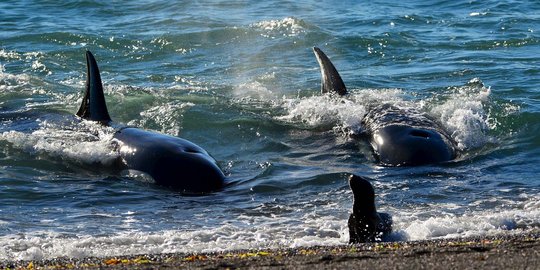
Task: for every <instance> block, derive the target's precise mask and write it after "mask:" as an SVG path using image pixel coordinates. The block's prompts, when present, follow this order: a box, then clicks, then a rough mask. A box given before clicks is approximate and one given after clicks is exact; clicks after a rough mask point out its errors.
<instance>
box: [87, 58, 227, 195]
mask: <svg viewBox="0 0 540 270" xmlns="http://www.w3.org/2000/svg"><path fill="white" fill-rule="evenodd" d="M86 66H87V77H86V89H85V94H84V98H83V101H82V103H81V106H80V108H79V110H78V111H77V113H76V115H77V116H79V117H80V118H82V119H85V120H91V121H97V122H100V123H101V124H103V125H108V126H113V127H115V129H116V130H115V133H114V136H113V144H114V145H115V147H116V150H117V151H118V152H119V154H120V155H119V156H120V157H119V161H118V163H119V164H120V167H121V168H122V169H127V170H136V171H140V172H143V173H145V174H147V175H150V176H151V177H152V178H153V180H154V181H155V183H156V184H157V185H161V186H165V187H168V188H172V189H175V190H179V191H182V192H186V193H207V192H212V191H217V190H220V189H222V188H223V187H224V185H225V175H224V174H223V172H222V171H221V169H220V168H219V166H218V165H217V162H216V161H215V160H214V159H213V158H212V157H211V156H210V155H209V154H208V152H206V151H205V150H204V149H203V148H201V147H199V146H198V145H196V144H194V143H192V142H190V141H188V140H185V139H181V138H178V137H174V136H169V135H165V134H160V133H156V132H152V131H147V130H142V129H139V128H135V127H129V126H118V127H117V126H116V125H112V120H111V117H110V116H109V112H108V110H107V105H106V103H105V95H104V93H103V85H102V82H101V76H100V73H99V68H98V65H97V62H96V60H95V58H94V56H93V55H92V53H91V52H90V51H86Z"/></svg>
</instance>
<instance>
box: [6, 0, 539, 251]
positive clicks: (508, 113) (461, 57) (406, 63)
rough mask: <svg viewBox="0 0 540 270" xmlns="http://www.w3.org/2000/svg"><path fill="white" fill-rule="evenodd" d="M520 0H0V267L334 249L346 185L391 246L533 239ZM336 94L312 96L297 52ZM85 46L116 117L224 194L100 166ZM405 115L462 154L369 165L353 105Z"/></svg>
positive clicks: (532, 51)
mask: <svg viewBox="0 0 540 270" xmlns="http://www.w3.org/2000/svg"><path fill="white" fill-rule="evenodd" d="M538 10H540V4H539V3H537V2H536V1H526V2H525V3H523V1H508V0H507V1H405V2H403V3H389V2H388V1H371V2H369V3H359V2H358V1H326V2H324V3H320V1H308V0H301V1H262V2H261V1H186V2H171V1H99V0H85V1H69V2H68V3H61V2H58V1H9V0H8V1H2V2H1V3H0V167H1V170H0V243H1V245H0V259H40V258H53V257H58V256H72V257H82V256H105V255H122V254H137V253H165V252H178V251H180V252H182V251H183V252H200V251H216V250H229V249H241V248H273V247H295V246H309V245H335V244H344V243H347V241H348V230H347V227H346V220H347V218H348V214H349V212H350V210H351V203H352V198H351V192H350V190H349V189H348V187H347V181H346V179H347V175H348V173H357V174H361V175H365V176H369V177H371V178H373V179H374V181H373V184H374V186H375V189H376V192H377V194H378V196H377V204H378V207H379V209H380V210H382V211H385V212H388V213H390V214H391V215H392V216H393V218H394V223H395V224H394V233H393V234H392V235H391V236H390V238H389V239H386V240H390V241H399V240H422V239H434V238H441V237H442V238H444V237H459V236H470V235H492V234H501V233H520V232H523V231H528V230H538V228H539V227H540V196H539V195H538V194H539V190H540V181H539V180H538V176H539V175H540V166H538V165H539V164H540V158H539V156H540V137H539V136H538V133H539V132H540V102H539V100H540V99H539V98H540V91H539V89H538V88H539V85H540V68H539V64H540V35H539V34H538V33H539V32H540V13H538ZM313 46H318V47H320V48H321V49H323V50H324V51H325V52H326V53H327V54H328V55H329V57H330V58H331V59H332V61H333V62H334V64H335V65H336V67H337V68H338V70H340V73H341V75H342V77H343V79H344V80H345V83H346V84H347V86H348V88H349V89H350V90H351V95H350V96H349V97H348V98H346V99H335V98H330V97H327V96H323V95H321V94H320V93H319V92H320V72H319V69H318V65H317V62H316V60H315V57H314V55H313V53H312V50H311V48H312V47H313ZM85 50H91V51H92V52H93V53H94V55H95V56H96V58H97V61H98V63H99V65H100V69H101V72H102V78H103V81H104V84H105V91H106V99H107V103H108V106H109V112H110V114H111V116H112V118H113V119H114V120H115V121H117V122H120V123H125V124H130V125H135V126H138V127H141V128H145V129H150V130H155V131H159V132H163V133H167V134H171V135H175V136H181V137H183V138H186V139H188V140H191V141H193V142H195V143H197V144H198V145H200V146H202V147H204V148H205V149H206V150H208V151H209V152H210V153H211V154H212V155H213V156H214V157H215V158H216V159H217V160H218V162H219V163H220V165H221V166H222V168H223V169H224V170H225V171H226V173H227V175H228V179H229V182H230V186H228V187H227V188H226V189H225V190H224V191H221V192H218V193H215V194H210V195H206V196H185V195H182V194H179V193H176V192H173V191H170V190H167V189H164V188H160V187H157V186H155V185H153V184H152V183H148V182H147V181H146V180H147V179H144V178H140V177H135V175H133V174H132V173H130V172H125V173H122V174H118V173H116V171H115V170H114V168H112V165H111V164H112V163H113V162H114V160H115V158H116V157H117V156H118V154H117V153H116V152H115V151H114V148H113V147H112V146H111V136H112V132H113V131H112V130H109V129H106V128H103V127H101V126H99V125H95V124H93V123H86V122H82V123H81V122H79V121H77V119H75V118H74V117H73V113H74V112H75V111H76V109H77V108H78V106H79V104H80V102H81V101H82V90H83V88H84V80H85V71H86V68H85V59H84V53H85ZM382 102H385V103H391V104H393V105H395V106H398V107H400V106H401V107H406V106H413V107H417V108H419V109H420V110H422V111H424V112H426V113H427V114H429V115H431V116H432V117H434V118H436V119H437V120H438V121H440V122H441V124H442V125H443V126H444V128H445V129H446V130H447V131H448V132H449V133H450V134H451V135H452V137H453V139H454V140H456V141H457V142H458V144H459V148H460V150H462V151H463V155H462V156H461V157H460V158H459V159H458V160H456V161H455V162H451V163H448V164H440V165H431V166H422V167H409V168H406V167H403V168H400V167H394V168H390V167H381V166H379V165H378V164H377V162H376V160H375V158H374V157H373V154H372V152H371V149H370V147H369V145H368V144H367V142H365V141H362V140H356V139H354V136H350V134H353V133H357V132H360V131H361V130H362V126H361V123H360V119H361V117H362V116H363V115H364V114H365V113H366V107H367V106H368V105H370V104H375V103H382Z"/></svg>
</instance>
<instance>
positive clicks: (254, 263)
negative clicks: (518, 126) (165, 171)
mask: <svg viewBox="0 0 540 270" xmlns="http://www.w3.org/2000/svg"><path fill="white" fill-rule="evenodd" d="M179 268H189V269H235V268H251V269H311V270H313V269H353V268H356V269H358V268H367V269H389V268H390V269H425V268H428V269H434V268H438V269H458V268H459V269H473V268H476V269H478V268H496V269H540V231H535V232H530V233H523V234H503V235H496V236H486V237H468V238H454V239H440V240H422V241H406V242H383V243H370V244H356V245H339V246H316V247H299V248H284V249H266V250H235V251H225V252H215V253H194V254H188V253H174V254H141V255H129V256H116V257H104V258H96V257H94V258H81V259H74V258H56V259H50V260H40V261H11V262H9V261H2V262H0V269H179Z"/></svg>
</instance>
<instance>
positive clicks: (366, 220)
mask: <svg viewBox="0 0 540 270" xmlns="http://www.w3.org/2000/svg"><path fill="white" fill-rule="evenodd" d="M349 186H350V188H351V190H352V192H353V208H352V210H353V211H352V213H351V214H350V216H349V221H348V224H347V225H348V227H349V243H351V244H356V243H366V242H375V241H379V240H381V239H382V238H383V237H385V236H386V235H388V234H389V233H390V232H391V231H392V217H391V216H390V215H389V214H387V213H378V212H377V209H376V207H375V191H374V190H373V186H372V185H371V183H369V180H368V178H366V177H362V176H358V175H354V174H351V175H350V176H349Z"/></svg>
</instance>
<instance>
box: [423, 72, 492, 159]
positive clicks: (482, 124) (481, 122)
mask: <svg viewBox="0 0 540 270" xmlns="http://www.w3.org/2000/svg"><path fill="white" fill-rule="evenodd" d="M490 94H491V90H490V89H489V88H486V87H484V86H483V84H482V81H480V80H479V79H472V80H471V81H469V83H468V84H467V85H465V86H462V87H457V88H453V89H452V93H451V94H450V96H449V98H448V99H447V100H446V101H444V102H443V103H442V104H440V105H436V106H434V107H433V108H432V109H431V113H432V114H434V115H436V116H437V117H438V118H439V119H440V121H441V123H442V124H443V125H444V126H445V128H446V129H447V130H448V131H449V133H450V134H451V136H452V138H453V139H454V140H455V141H456V142H457V144H458V148H459V149H460V150H466V149H471V148H477V147H481V146H482V145H484V144H486V143H487V142H488V141H490V140H491V138H490V137H489V135H488V130H490V129H494V128H495V127H496V121H494V120H493V119H490V115H489V114H488V113H487V112H486V110H485V106H486V104H487V103H489V97H490Z"/></svg>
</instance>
